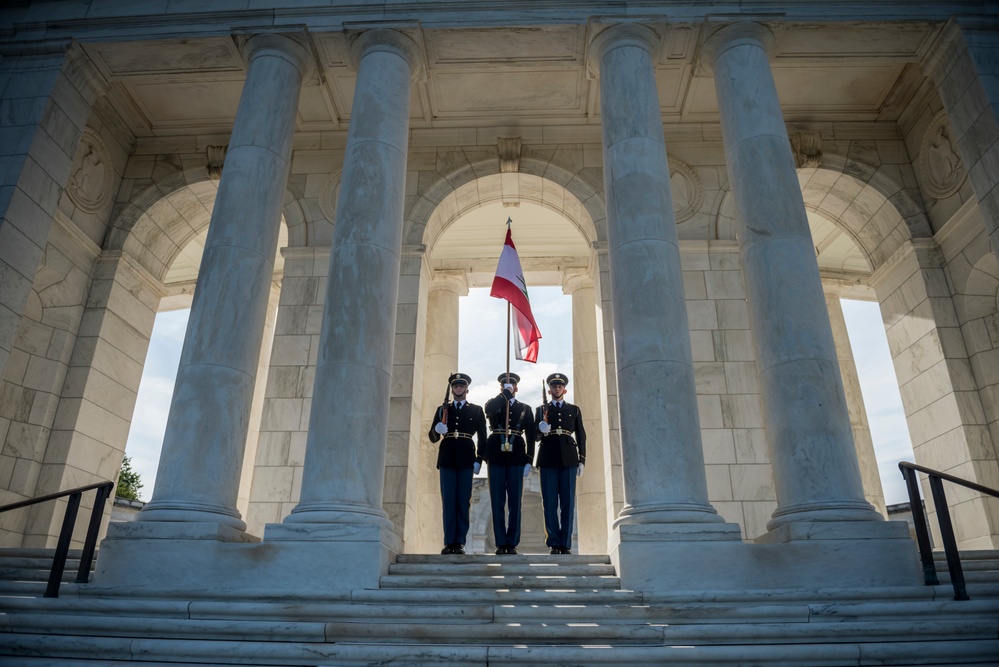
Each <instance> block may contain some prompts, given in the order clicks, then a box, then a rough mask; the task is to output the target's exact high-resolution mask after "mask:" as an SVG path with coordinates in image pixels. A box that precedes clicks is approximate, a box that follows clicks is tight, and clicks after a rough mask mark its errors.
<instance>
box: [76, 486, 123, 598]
mask: <svg viewBox="0 0 999 667" xmlns="http://www.w3.org/2000/svg"><path fill="white" fill-rule="evenodd" d="M113 488H114V484H111V483H108V484H106V485H105V486H101V487H98V488H97V496H96V497H95V498H94V510H93V512H91V513H90V525H89V526H88V527H87V538H86V539H85V540H84V541H83V553H82V554H80V569H79V570H77V572H76V583H78V584H85V583H87V582H88V581H90V565H91V564H92V563H93V562H94V550H95V549H96V548H97V533H98V532H99V531H100V529H101V518H102V517H103V516H104V504H105V503H106V502H107V499H108V496H110V495H111V489H113Z"/></svg>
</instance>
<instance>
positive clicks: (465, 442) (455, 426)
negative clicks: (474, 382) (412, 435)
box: [429, 373, 486, 553]
mask: <svg viewBox="0 0 999 667" xmlns="http://www.w3.org/2000/svg"><path fill="white" fill-rule="evenodd" d="M456 381H457V382H464V383H465V384H466V385H467V384H469V383H470V382H471V378H469V377H468V376H467V375H465V374H464V373H453V374H452V375H451V377H450V378H448V383H449V384H453V383H454V382H456ZM444 411H445V407H444V406H441V407H439V408H437V412H436V413H434V420H433V425H432V426H431V427H430V433H429V436H430V442H437V441H438V440H440V441H441V444H440V447H439V448H438V450H437V470H438V471H440V483H441V505H442V509H443V515H444V550H443V551H441V553H465V537H466V536H467V535H468V524H469V520H468V511H469V507H470V505H471V502H472V476H473V474H472V469H473V467H474V464H475V463H476V462H477V461H479V462H481V459H479V458H478V457H477V456H476V454H475V443H474V442H472V436H475V437H476V438H478V442H485V440H486V416H485V413H483V412H482V408H481V407H480V406H478V405H473V404H472V403H469V402H467V401H455V402H453V403H452V404H451V405H449V406H448V407H447V414H446V415H444V414H443V413H444ZM439 423H444V424H445V425H446V426H447V433H445V434H444V435H443V437H442V436H441V434H440V433H438V432H437V431H436V429H435V427H436V426H437V424H439Z"/></svg>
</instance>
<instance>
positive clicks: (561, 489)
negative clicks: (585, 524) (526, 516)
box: [538, 466, 576, 549]
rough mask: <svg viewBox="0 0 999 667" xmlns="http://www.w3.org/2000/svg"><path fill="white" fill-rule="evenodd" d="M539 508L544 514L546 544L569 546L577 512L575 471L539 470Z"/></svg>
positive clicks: (564, 547) (549, 468) (565, 469)
mask: <svg viewBox="0 0 999 667" xmlns="http://www.w3.org/2000/svg"><path fill="white" fill-rule="evenodd" d="M538 472H539V473H540V475H541V505H542V506H543V507H544V511H545V534H546V535H545V544H547V545H548V546H549V547H561V548H563V549H569V548H570V547H571V546H572V516H573V514H574V513H575V511H576V468H574V467H573V468H563V467H561V466H560V467H558V468H554V467H548V466H545V467H543V468H539V469H538Z"/></svg>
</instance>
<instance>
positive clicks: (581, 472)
mask: <svg viewBox="0 0 999 667" xmlns="http://www.w3.org/2000/svg"><path fill="white" fill-rule="evenodd" d="M582 476H583V464H582V463H580V464H579V467H578V468H576V477H582Z"/></svg>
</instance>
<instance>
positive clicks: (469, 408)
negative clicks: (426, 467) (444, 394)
mask: <svg viewBox="0 0 999 667" xmlns="http://www.w3.org/2000/svg"><path fill="white" fill-rule="evenodd" d="M442 410H443V406H441V407H438V408H437V412H435V413H434V421H433V424H431V426H430V434H429V435H430V442H437V441H438V440H440V441H441V444H440V447H439V448H438V450H437V467H438V468H456V469H458V470H460V469H462V468H471V467H472V464H473V463H475V461H476V460H477V459H476V456H475V443H474V442H472V438H471V437H467V438H448V437H445V436H442V435H441V434H440V433H438V432H437V431H435V430H434V426H436V425H437V422H439V421H440V420H441V411H442ZM447 431H448V433H453V432H458V433H467V434H469V436H471V435H474V436H475V437H476V438H477V439H478V441H479V442H480V443H481V442H485V441H486V415H485V413H484V412H482V408H481V407H480V406H478V405H474V404H472V403H468V402H467V401H466V402H465V406H464V407H463V408H462V409H461V410H455V409H454V404H453V403H452V404H451V405H450V406H449V407H448V410H447Z"/></svg>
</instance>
